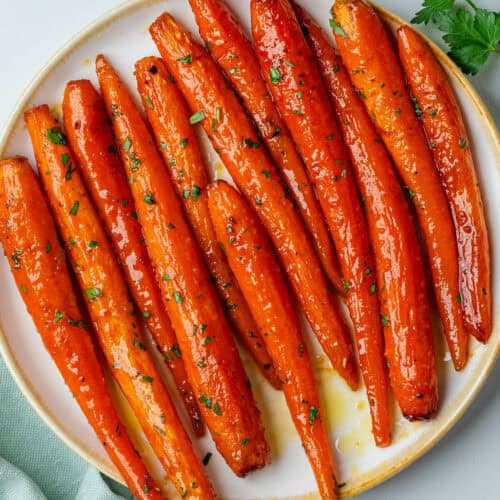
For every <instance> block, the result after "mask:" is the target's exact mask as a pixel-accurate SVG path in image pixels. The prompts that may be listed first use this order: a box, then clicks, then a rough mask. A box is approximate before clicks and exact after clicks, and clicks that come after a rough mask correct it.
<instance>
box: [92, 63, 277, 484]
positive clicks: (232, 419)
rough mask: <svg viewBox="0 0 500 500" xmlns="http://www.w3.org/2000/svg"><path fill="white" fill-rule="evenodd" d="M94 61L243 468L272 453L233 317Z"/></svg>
mask: <svg viewBox="0 0 500 500" xmlns="http://www.w3.org/2000/svg"><path fill="white" fill-rule="evenodd" d="M96 67H97V76H98V79H99V84H100V86H101V90H102V93H103V96H104V100H105V103H106V109H107V111H108V113H109V114H110V116H111V115H112V114H113V113H114V112H115V110H116V111H117V112H118V113H119V114H115V115H114V117H113V118H114V120H113V129H114V133H115V137H116V140H117V142H118V144H119V150H120V153H121V155H122V160H123V162H124V164H125V165H126V171H127V173H128V175H130V185H131V188H132V194H133V197H134V199H135V203H136V207H137V213H138V215H139V220H140V221H141V224H142V227H143V232H144V236H145V238H146V245H147V246H148V250H149V254H150V256H151V260H152V262H153V264H154V266H155V268H156V277H157V280H158V281H159V283H160V284H161V289H162V292H163V297H164V298H165V301H166V306H167V311H168V314H169V316H170V320H171V321H172V325H173V327H174V330H175V331H176V333H177V339H178V341H179V344H180V347H181V351H182V353H183V356H184V360H185V363H186V369H187V372H188V377H189V381H190V382H191V385H192V386H193V387H194V388H195V390H196V392H197V397H198V402H199V403H200V409H201V412H202V415H203V418H204V420H205V422H206V424H207V426H208V428H209V430H210V432H211V434H212V437H213V439H214V442H215V444H216V446H217V448H218V450H219V451H220V452H221V454H222V456H223V457H224V458H225V460H226V461H227V463H228V465H229V466H230V467H231V468H232V469H233V471H234V472H235V473H236V474H238V475H239V476H244V475H245V474H246V473H248V472H250V471H252V470H254V469H257V468H260V467H263V466H265V465H266V464H267V462H268V461H269V458H270V453H269V446H268V444H267V442H266V439H265V437H264V429H263V427H262V423H261V420H260V413H259V410H258V409H257V406H256V404H255V401H254V399H253V396H252V392H251V390H250V384H249V382H248V379H247V376H246V373H245V370H244V368H243V364H242V362H241V360H240V357H239V355H238V351H237V350H236V345H235V343H234V341H233V338H232V336H231V332H230V329H229V324H228V322H227V320H226V317H225V316H224V312H223V310H222V307H221V305H220V303H219V301H218V298H217V295H216V292H215V289H214V287H213V286H212V283H211V280H210V276H209V274H208V271H207V269H206V266H205V263H204V261H203V257H202V255H201V252H200V249H199V248H198V246H197V244H196V241H195V238H194V237H193V235H192V234H191V230H190V228H189V226H188V224H187V222H186V219H185V217H184V213H183V210H182V206H181V203H180V200H179V198H178V197H177V193H176V192H175V187H174V185H173V182H172V180H171V179H170V177H169V175H168V173H167V171H166V168H165V165H164V164H163V161H162V159H161V156H160V154H159V153H158V150H157V148H156V143H155V141H154V138H153V136H152V135H151V133H150V131H149V129H148V127H147V125H146V123H145V122H144V120H143V118H142V116H141V114H140V111H139V109H138V108H137V107H136V105H135V103H134V102H133V100H132V98H131V96H130V95H129V94H128V92H127V89H126V88H125V86H124V85H123V83H122V81H121V80H120V78H119V76H118V75H117V74H116V72H115V71H114V69H113V68H112V67H111V65H110V64H109V63H108V62H107V60H106V59H105V58H104V56H102V55H100V56H98V57H97V61H96ZM115 106H116V108H115ZM137 161H139V162H140V163H137ZM137 166H138V167H139V168H138V170H137V169H136V167H137Z"/></svg>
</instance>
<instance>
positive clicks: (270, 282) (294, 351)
mask: <svg viewBox="0 0 500 500" xmlns="http://www.w3.org/2000/svg"><path fill="white" fill-rule="evenodd" d="M208 193H209V194H208V197H209V207H210V215H211V218H212V220H213V222H214V226H215V231H216V233H217V237H218V240H219V242H220V243H221V244H223V245H224V247H225V248H226V255H227V258H228V261H229V265H230V266H231V269H232V270H233V272H234V274H235V276H236V279H237V280H238V283H240V285H241V290H242V292H243V295H244V296H245V298H246V300H247V301H248V305H249V306H250V309H251V311H252V313H253V315H254V317H255V318H256V320H257V322H258V325H259V328H260V331H261V332H262V334H265V335H264V340H265V342H266V345H267V348H268V350H269V353H270V354H271V357H272V359H273V361H274V365H275V367H276V371H277V372H278V375H279V377H280V379H281V380H282V381H283V392H284V394H285V398H286V401H287V404H288V408H289V410H290V414H291V415H292V419H293V421H294V424H295V427H296V429H297V432H298V433H299V435H300V439H301V441H302V444H303V445H304V449H305V451H306V453H307V455H308V457H309V460H310V462H311V466H312V468H313V470H314V473H315V475H316V480H317V482H318V486H319V491H320V494H321V498H324V499H334V498H337V495H336V488H337V485H336V480H335V465H334V462H333V454H332V450H331V448H330V443H329V439H328V434H327V432H326V428H325V424H324V420H323V417H322V411H321V408H320V400H319V394H318V389H317V387H316V381H315V380H314V374H313V370H312V366H311V361H310V358H309V353H308V350H307V347H306V345H305V343H304V339H303V337H302V333H301V331H300V323H299V320H298V317H297V314H296V313H295V311H294V309H293V306H292V299H291V297H290V294H289V291H288V288H287V284H286V282H285V278H284V276H283V274H282V272H281V269H280V265H279V263H278V260H277V258H276V257H275V255H274V251H273V248H272V246H271V242H270V241H269V238H268V237H267V234H266V230H265V229H264V227H263V226H262V224H261V222H260V221H259V219H258V218H257V216H256V214H255V212H254V211H253V210H252V208H251V207H250V206H248V205H247V203H246V201H245V200H244V199H243V198H242V197H241V195H240V194H239V193H238V192H237V191H236V190H235V189H234V188H233V187H231V186H230V185H229V184H228V183H226V182H224V181H218V182H215V183H213V184H211V185H210V186H209V188H208Z"/></svg>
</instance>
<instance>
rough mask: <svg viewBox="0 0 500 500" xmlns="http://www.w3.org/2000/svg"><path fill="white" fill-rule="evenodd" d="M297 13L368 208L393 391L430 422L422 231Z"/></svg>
mask: <svg viewBox="0 0 500 500" xmlns="http://www.w3.org/2000/svg"><path fill="white" fill-rule="evenodd" d="M295 10H296V12H297V13H298V15H299V19H300V20H301V22H302V26H303V27H304V28H305V30H304V32H305V33H307V38H308V40H309V42H310V44H311V48H312V49H313V51H314V53H315V55H316V58H317V61H318V63H319V67H320V69H321V72H322V75H323V79H324V81H325V83H326V85H327V88H328V90H329V91H330V97H331V99H332V102H333V104H334V107H335V110H336V112H337V117H338V121H339V124H340V128H341V131H342V136H343V138H344V141H345V144H346V146H347V149H348V151H349V155H350V158H351V164H352V166H353V170H354V173H355V175H356V180H357V183H358V186H359V188H360V192H361V196H362V197H363V199H364V200H365V207H366V217H367V221H368V229H369V232H370V239H371V242H372V247H373V249H374V252H375V257H376V268H377V284H378V293H379V296H380V306H381V311H380V313H381V315H382V318H383V331H384V337H385V352H386V357H387V360H388V364H389V376H390V380H391V386H392V389H393V391H394V394H395V396H396V400H397V401H398V403H399V406H400V408H401V411H402V413H403V415H405V416H406V417H408V418H410V419H416V418H422V417H427V416H429V415H431V414H432V413H433V412H434V411H435V410H436V403H437V398H438V395H437V372H436V360H435V354H434V344H433V337H432V329H431V318H430V311H429V301H428V299H427V293H426V292H427V290H426V283H425V274H424V267H423V263H422V255H421V251H420V247H419V245H418V242H417V238H416V235H415V225H414V223H413V219H412V217H411V214H410V210H409V207H408V204H407V202H406V200H405V197H404V193H403V190H402V188H401V186H400V185H399V182H398V179H397V178H396V173H395V171H394V168H393V166H392V164H391V160H390V158H389V155H388V154H387V151H386V150H385V147H384V145H383V144H382V141H381V139H380V137H379V135H378V133H377V131H376V130H375V127H374V125H373V124H372V122H371V120H370V117H369V116H368V113H367V111H366V109H365V107H364V104H363V103H362V101H361V99H360V97H359V96H358V95H357V93H356V91H355V90H354V87H353V86H352V84H351V81H350V80H349V74H348V73H347V70H346V69H345V67H344V65H343V63H342V60H341V58H340V57H339V56H338V55H337V54H336V52H335V49H334V48H333V46H332V45H331V44H330V43H329V41H328V39H327V38H326V36H325V34H324V33H323V32H322V30H321V28H320V27H319V26H318V25H317V24H316V23H315V22H314V21H313V20H312V19H311V18H310V17H309V15H308V14H307V13H306V12H305V11H304V10H302V9H300V8H299V7H295ZM373 286H374V287H375V285H373Z"/></svg>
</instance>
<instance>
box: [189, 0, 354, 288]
mask: <svg viewBox="0 0 500 500" xmlns="http://www.w3.org/2000/svg"><path fill="white" fill-rule="evenodd" d="M189 3H190V4H191V8H192V9H193V12H194V15H195V18H196V22H197V23H198V27H199V30H200V34H201V37H202V38H203V40H204V41H205V44H206V46H207V48H208V50H209V51H210V53H211V54H212V56H213V57H214V59H215V60H216V61H217V63H218V64H219V66H220V67H221V68H222V69H223V70H224V73H225V74H226V76H227V78H228V79H229V80H230V81H231V83H232V84H233V86H234V88H235V89H236V91H237V92H238V95H239V96H240V97H241V98H242V99H243V102H244V104H245V107H246V108H247V110H248V111H249V112H250V115H251V116H252V118H253V120H254V122H255V124H256V125H257V129H258V131H259V134H260V136H261V137H262V140H263V141H264V143H265V144H266V146H267V148H268V150H269V153H270V155H271V157H272V159H273V161H274V164H275V165H276V166H277V167H278V170H279V171H280V172H281V175H282V177H283V180H284V181H285V183H286V185H287V186H288V188H289V189H290V193H291V194H292V196H293V199H294V201H295V203H296V205H297V207H298V209H299V211H300V213H301V215H302V218H303V220H304V222H305V224H306V226H307V228H308V229H309V232H310V233H311V236H312V241H313V244H314V246H315V248H316V251H317V253H318V256H319V258H320V260H321V263H322V265H323V269H324V270H325V273H326V275H327V276H328V278H329V279H330V281H331V282H332V283H333V284H334V285H335V287H336V288H337V290H338V291H340V292H341V293H343V292H344V290H343V285H342V279H341V277H340V273H339V270H338V262H337V257H336V255H335V248H334V246H333V243H332V240H331V237H330V233H329V230H328V227H327V225H326V222H325V218H324V216H323V213H322V212H321V207H320V205H319V202H318V200H317V198H316V194H315V193H314V188H313V186H312V183H311V181H310V179H309V176H308V175H307V172H306V169H305V167H304V164H303V163H302V160H301V158H300V156H299V154H298V152H297V149H296V148H295V144H294V142H293V139H292V137H291V135H290V132H289V131H288V129H287V128H286V125H285V124H284V122H283V120H282V119H281V117H280V115H279V113H278V111H277V109H276V107H275V106H274V103H273V100H272V97H271V94H270V93H269V92H268V90H267V87H266V82H265V81H264V79H263V78H262V75H261V73H260V67H259V62H258V60H257V57H256V55H255V52H254V50H253V48H252V45H251V43H250V40H248V38H247V37H246V35H245V33H244V32H243V29H242V27H241V25H240V23H239V22H238V20H237V19H236V17H235V16H234V14H233V13H232V12H231V10H230V9H229V8H228V6H227V5H226V4H225V3H224V1H223V0H190V2H189Z"/></svg>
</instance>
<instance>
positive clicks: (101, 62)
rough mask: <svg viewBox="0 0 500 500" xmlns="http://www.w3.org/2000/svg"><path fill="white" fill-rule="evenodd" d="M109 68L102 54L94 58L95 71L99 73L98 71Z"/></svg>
mask: <svg viewBox="0 0 500 500" xmlns="http://www.w3.org/2000/svg"><path fill="white" fill-rule="evenodd" d="M109 67H110V65H109V63H108V60H107V59H106V57H105V56H104V54H98V55H97V57H96V58H95V69H96V71H97V72H98V73H99V72H100V71H103V70H105V69H107V68H109Z"/></svg>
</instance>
